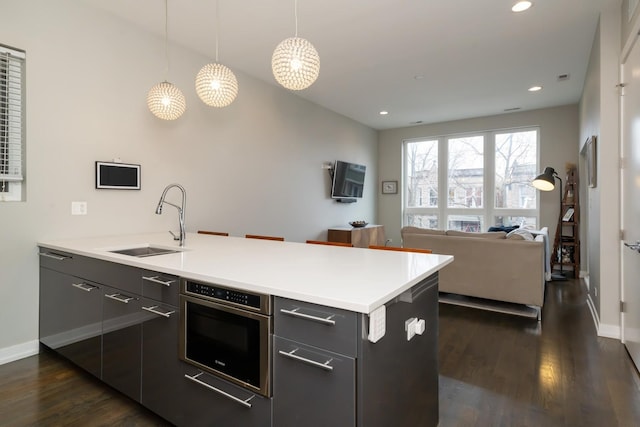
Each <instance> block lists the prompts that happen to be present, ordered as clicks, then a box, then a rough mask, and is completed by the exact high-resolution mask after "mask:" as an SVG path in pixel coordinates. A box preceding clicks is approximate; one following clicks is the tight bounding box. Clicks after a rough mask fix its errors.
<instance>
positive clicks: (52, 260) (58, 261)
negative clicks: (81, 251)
mask: <svg viewBox="0 0 640 427" xmlns="http://www.w3.org/2000/svg"><path fill="white" fill-rule="evenodd" d="M38 249H39V252H38V253H39V255H40V267H43V268H48V269H49V270H54V271H59V272H61V273H68V274H74V275H77V274H76V264H77V263H78V259H79V258H82V257H79V256H77V255H73V254H70V253H67V252H62V251H57V250H54V249H48V248H38Z"/></svg>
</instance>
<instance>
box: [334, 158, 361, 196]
mask: <svg viewBox="0 0 640 427" xmlns="http://www.w3.org/2000/svg"><path fill="white" fill-rule="evenodd" d="M366 170H367V167H366V166H364V165H358V164H356V163H349V162H343V161H340V160H337V161H336V163H335V165H334V166H333V182H332V185H331V197H332V198H334V199H351V198H355V199H359V198H361V197H362V193H363V190H364V175H365V172H366Z"/></svg>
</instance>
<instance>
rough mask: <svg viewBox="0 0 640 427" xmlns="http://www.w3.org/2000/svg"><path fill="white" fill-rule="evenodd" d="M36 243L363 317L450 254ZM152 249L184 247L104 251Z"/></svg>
mask: <svg viewBox="0 0 640 427" xmlns="http://www.w3.org/2000/svg"><path fill="white" fill-rule="evenodd" d="M38 245H39V246H42V247H46V248H49V249H53V250H59V251H64V252H69V253H73V254H77V255H83V256H87V257H92V258H98V259H102V260H105V261H111V262H117V263H121V264H126V265H131V266H134V267H140V268H144V269H150V270H155V271H159V272H163V273H168V274H174V275H178V276H181V277H185V278H188V279H193V280H200V281H204V282H212V283H218V284H220V285H226V286H231V287H235V288H238V289H242V290H246V291H255V292H260V293H264V294H269V295H274V296H280V297H285V298H291V299H296V300H300V301H305V302H311V303H315V304H323V305H327V306H331V307H336V308H342V309H345V310H350V311H355V312H359V313H365V314H369V313H371V312H372V311H373V310H375V309H376V308H378V307H380V306H381V305H383V304H384V303H386V302H388V301H390V300H391V299H393V298H395V297H396V296H398V295H400V294H401V293H402V292H404V291H405V290H407V289H410V288H411V287H412V286H413V285H415V284H417V283H418V282H420V281H421V280H422V279H424V278H426V277H428V276H430V275H431V274H433V273H435V272H436V271H438V270H440V269H441V268H442V267H444V266H445V265H447V264H449V263H451V262H452V261H453V257H452V256H449V255H426V254H419V253H409V252H397V251H383V250H375V249H366V248H348V247H338V246H326V245H313V244H306V243H295V242H277V241H269V240H258V239H246V238H243V237H221V236H210V235H202V234H192V233H188V234H187V238H186V241H185V246H184V248H180V247H179V246H178V243H177V242H175V241H174V240H173V239H172V237H171V235H170V234H169V233H166V232H164V233H150V234H135V235H122V236H110V237H94V238H83V239H74V240H57V241H42V242H39V243H38ZM145 245H153V246H160V247H170V248H174V249H182V250H183V251H182V252H180V253H175V254H167V255H159V256H151V257H146V258H136V257H132V256H128V255H121V254H115V253H111V252H109V251H110V250H118V249H126V248H130V247H139V246H145Z"/></svg>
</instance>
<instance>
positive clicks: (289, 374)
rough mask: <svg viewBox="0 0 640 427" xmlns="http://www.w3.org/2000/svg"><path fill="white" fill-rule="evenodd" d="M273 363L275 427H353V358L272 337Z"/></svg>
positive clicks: (354, 394) (354, 411)
mask: <svg viewBox="0 0 640 427" xmlns="http://www.w3.org/2000/svg"><path fill="white" fill-rule="evenodd" d="M273 360H274V363H273V423H274V425H275V426H278V427H290V426H305V427H315V426H317V427H325V426H355V425H356V408H355V400H356V377H355V375H356V374H355V359H352V358H350V357H346V356H342V355H339V354H335V353H331V352H328V351H324V350H320V349H318V348H315V347H310V346H305V345H303V344H300V343H297V342H294V341H289V340H287V339H284V338H280V337H274V357H273ZM321 365H324V367H323V366H321ZM329 368H330V369H329Z"/></svg>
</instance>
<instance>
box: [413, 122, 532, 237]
mask: <svg viewBox="0 0 640 427" xmlns="http://www.w3.org/2000/svg"><path fill="white" fill-rule="evenodd" d="M529 131H535V132H536V170H539V169H540V167H539V165H540V127H539V126H527V127H514V128H505V129H494V130H488V131H478V132H465V133H455V134H448V135H440V136H425V137H421V138H411V139H406V140H404V141H403V144H402V225H403V226H407V225H409V220H408V218H409V216H410V215H425V216H429V215H435V216H436V218H437V222H438V228H439V229H441V230H446V229H448V224H449V218H450V217H453V216H469V215H470V216H480V217H482V222H483V224H482V225H481V226H482V227H483V228H487V227H489V226H490V225H493V224H494V223H495V222H496V218H497V217H514V216H517V217H531V218H535V221H536V224H537V228H540V197H539V196H538V197H536V202H535V207H534V208H498V207H496V206H495V182H496V161H495V152H496V151H495V150H496V135H498V134H505V133H519V132H529ZM473 136H482V137H483V138H484V152H483V157H484V159H483V168H484V177H483V178H484V179H483V181H484V183H483V200H482V205H483V206H482V207H480V208H451V207H449V206H448V202H449V201H448V196H449V181H448V173H449V171H448V169H449V163H448V156H449V152H448V148H449V140H451V139H457V138H468V137H473ZM436 140H437V141H438V206H437V207H426V206H425V207H410V206H407V203H408V193H407V192H408V188H407V181H408V177H407V171H408V170H409V166H408V161H409V159H408V157H407V151H408V148H407V145H408V144H410V143H416V142H422V141H436Z"/></svg>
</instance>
